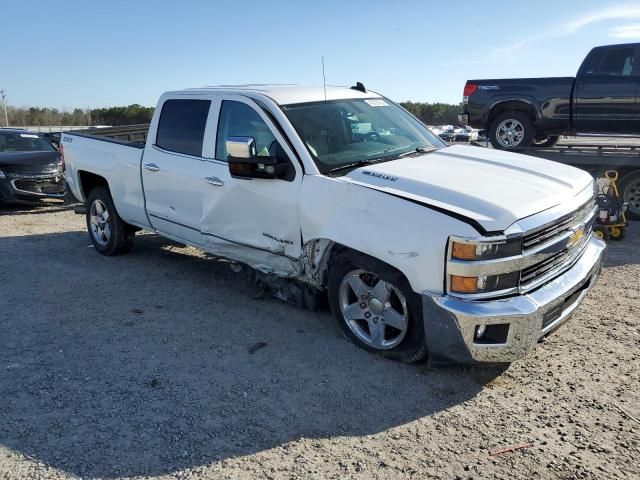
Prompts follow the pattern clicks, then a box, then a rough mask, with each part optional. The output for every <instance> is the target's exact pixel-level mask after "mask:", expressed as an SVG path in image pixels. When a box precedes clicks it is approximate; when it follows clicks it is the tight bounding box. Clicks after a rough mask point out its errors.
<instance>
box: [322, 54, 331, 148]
mask: <svg viewBox="0 0 640 480" xmlns="http://www.w3.org/2000/svg"><path fill="white" fill-rule="evenodd" d="M321 58H322V88H323V90H324V128H325V130H326V132H327V134H326V139H327V153H329V152H330V148H329V113H328V112H327V77H326V76H325V74H324V55H323V56H322V57H321Z"/></svg>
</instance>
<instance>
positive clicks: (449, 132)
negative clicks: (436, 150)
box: [438, 128, 456, 142]
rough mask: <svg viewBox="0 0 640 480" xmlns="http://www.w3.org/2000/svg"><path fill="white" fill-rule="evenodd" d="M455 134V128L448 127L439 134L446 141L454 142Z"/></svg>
mask: <svg viewBox="0 0 640 480" xmlns="http://www.w3.org/2000/svg"><path fill="white" fill-rule="evenodd" d="M455 135H456V134H455V131H454V129H453V128H447V129H446V130H443V131H441V132H440V133H439V134H438V136H439V137H440V138H441V139H442V140H444V141H445V142H453V140H454V137H455Z"/></svg>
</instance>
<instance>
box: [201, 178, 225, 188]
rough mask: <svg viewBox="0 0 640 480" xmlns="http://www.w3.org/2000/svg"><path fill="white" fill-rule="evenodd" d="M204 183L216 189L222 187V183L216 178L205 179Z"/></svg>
mask: <svg viewBox="0 0 640 480" xmlns="http://www.w3.org/2000/svg"><path fill="white" fill-rule="evenodd" d="M205 181H206V182H207V183H208V184H209V185H215V186H216V187H222V186H223V185H224V182H223V181H222V180H220V179H219V178H218V177H205Z"/></svg>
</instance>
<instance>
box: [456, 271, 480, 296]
mask: <svg viewBox="0 0 640 480" xmlns="http://www.w3.org/2000/svg"><path fill="white" fill-rule="evenodd" d="M451 291H452V292H456V293H476V292H477V291H478V278H477V277H459V276H458V275H451Z"/></svg>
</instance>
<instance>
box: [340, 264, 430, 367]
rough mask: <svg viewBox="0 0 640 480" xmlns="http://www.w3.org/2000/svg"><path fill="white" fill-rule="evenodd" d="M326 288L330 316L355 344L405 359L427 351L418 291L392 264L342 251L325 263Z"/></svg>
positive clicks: (391, 356)
mask: <svg viewBox="0 0 640 480" xmlns="http://www.w3.org/2000/svg"><path fill="white" fill-rule="evenodd" d="M328 290H329V305H330V307H331V311H332V313H333V316H334V318H335V319H336V321H337V322H338V325H339V326H340V328H341V330H342V331H343V332H344V334H345V335H346V336H347V338H349V339H350V340H351V341H353V342H354V343H355V344H356V345H358V346H359V347H361V348H364V349H365V350H368V351H370V352H374V353H378V354H380V355H382V356H384V357H387V358H392V359H394V360H398V361H401V362H405V363H411V362H417V361H418V360H421V359H423V358H424V357H425V356H426V355H427V348H426V342H425V331H424V324H423V320H422V304H421V301H420V297H419V295H418V294H416V293H415V292H414V291H413V290H412V289H411V287H410V285H409V282H408V281H407V279H406V278H405V277H404V275H402V274H401V273H400V272H398V271H397V270H395V269H393V268H391V267H389V266H388V265H386V264H384V263H382V262H379V261H377V260H375V259H373V258H371V257H368V256H366V255H361V254H357V253H355V252H354V253H351V252H349V253H343V254H340V255H339V256H338V257H337V258H336V259H335V260H334V262H332V264H331V266H330V270H329V282H328Z"/></svg>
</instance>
